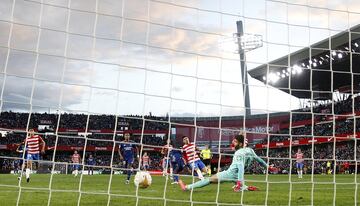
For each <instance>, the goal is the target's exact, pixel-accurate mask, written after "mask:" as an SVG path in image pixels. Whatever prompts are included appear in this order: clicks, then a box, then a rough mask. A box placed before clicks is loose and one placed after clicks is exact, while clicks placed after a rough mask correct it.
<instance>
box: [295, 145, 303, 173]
mask: <svg viewBox="0 0 360 206" xmlns="http://www.w3.org/2000/svg"><path fill="white" fill-rule="evenodd" d="M295 158H296V169H297V174H298V178H302V174H303V168H304V154H303V153H302V152H301V149H300V148H299V149H298V151H297V153H296V154H295Z"/></svg>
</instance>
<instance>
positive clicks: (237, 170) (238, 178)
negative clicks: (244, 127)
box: [179, 134, 275, 192]
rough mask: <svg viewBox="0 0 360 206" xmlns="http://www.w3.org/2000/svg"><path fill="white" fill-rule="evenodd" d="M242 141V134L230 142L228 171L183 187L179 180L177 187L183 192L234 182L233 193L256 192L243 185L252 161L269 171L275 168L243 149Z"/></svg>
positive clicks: (251, 151)
mask: <svg viewBox="0 0 360 206" xmlns="http://www.w3.org/2000/svg"><path fill="white" fill-rule="evenodd" d="M244 140H245V137H244V135H242V134H240V135H236V136H235V137H234V139H233V141H232V147H233V148H234V149H235V154H234V157H233V160H232V163H231V165H230V167H229V169H227V170H225V171H222V172H219V173H217V174H215V175H213V176H212V177H210V178H205V179H203V180H200V181H198V182H195V183H193V184H190V185H185V183H184V182H182V181H181V180H180V181H179V186H180V187H181V189H182V190H184V191H185V190H191V189H195V188H200V187H204V186H206V185H209V184H211V183H218V182H236V185H235V186H234V191H235V192H239V191H242V190H250V191H254V190H258V188H257V187H254V186H246V185H245V183H244V173H245V168H247V167H248V166H249V165H250V164H251V163H252V161H253V160H254V159H255V160H256V161H257V162H258V163H260V165H262V166H264V167H265V168H266V169H269V170H270V171H273V170H275V168H274V167H271V166H269V165H268V164H267V163H266V162H265V161H264V160H263V159H261V158H260V157H258V156H257V155H256V154H255V152H254V150H253V149H251V148H248V147H245V146H244Z"/></svg>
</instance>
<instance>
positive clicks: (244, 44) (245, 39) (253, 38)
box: [233, 33, 263, 53]
mask: <svg viewBox="0 0 360 206" xmlns="http://www.w3.org/2000/svg"><path fill="white" fill-rule="evenodd" d="M233 38H234V41H235V42H236V43H237V44H239V45H240V46H241V48H240V49H241V50H243V51H244V52H248V51H251V50H254V49H257V48H260V47H262V46H263V39H262V35H259V34H243V35H239V34H238V33H234V34H233ZM240 52H242V51H240V50H239V53H240Z"/></svg>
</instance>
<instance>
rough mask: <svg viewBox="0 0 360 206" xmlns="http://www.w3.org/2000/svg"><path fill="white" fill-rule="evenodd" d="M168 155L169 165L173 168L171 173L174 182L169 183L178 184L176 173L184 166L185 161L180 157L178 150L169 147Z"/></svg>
mask: <svg viewBox="0 0 360 206" xmlns="http://www.w3.org/2000/svg"><path fill="white" fill-rule="evenodd" d="M169 157H170V166H171V168H172V169H173V174H174V182H172V183H171V184H178V182H179V176H178V175H177V174H179V173H180V172H181V171H182V170H183V169H184V168H185V163H184V160H183V157H182V153H181V151H179V150H176V149H171V151H170V153H169Z"/></svg>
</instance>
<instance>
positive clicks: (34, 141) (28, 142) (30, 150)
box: [25, 129, 45, 182]
mask: <svg viewBox="0 0 360 206" xmlns="http://www.w3.org/2000/svg"><path fill="white" fill-rule="evenodd" d="M40 146H41V149H40ZM25 148H27V155H26V161H27V162H26V170H25V176H26V181H27V182H29V181H30V172H31V169H32V161H33V160H35V161H38V160H40V152H41V153H45V142H44V140H43V139H42V138H41V136H40V135H37V134H35V132H34V130H33V129H30V130H29V132H28V136H27V137H26V139H25Z"/></svg>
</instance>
